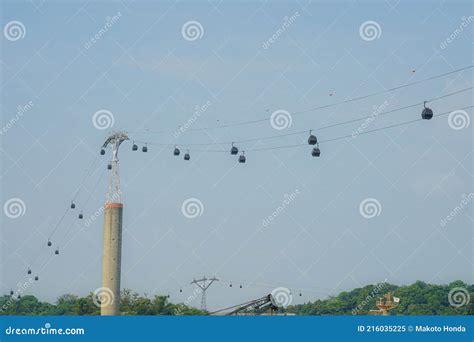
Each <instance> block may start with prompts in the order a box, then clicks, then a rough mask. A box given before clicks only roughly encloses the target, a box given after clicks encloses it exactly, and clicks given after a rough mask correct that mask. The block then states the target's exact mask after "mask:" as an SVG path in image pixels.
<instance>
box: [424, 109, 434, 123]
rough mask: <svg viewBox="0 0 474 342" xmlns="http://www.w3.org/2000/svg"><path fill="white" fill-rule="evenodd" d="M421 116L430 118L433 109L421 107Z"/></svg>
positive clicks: (426, 118) (425, 118)
mask: <svg viewBox="0 0 474 342" xmlns="http://www.w3.org/2000/svg"><path fill="white" fill-rule="evenodd" d="M421 117H422V118H423V119H424V120H430V119H431V118H432V117H433V111H432V110H431V108H427V107H425V108H423V111H422V112H421Z"/></svg>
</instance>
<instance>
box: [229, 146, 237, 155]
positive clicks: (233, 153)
mask: <svg viewBox="0 0 474 342" xmlns="http://www.w3.org/2000/svg"><path fill="white" fill-rule="evenodd" d="M237 153H239V149H238V148H237V147H235V146H232V148H231V149H230V154H232V155H236V154H237Z"/></svg>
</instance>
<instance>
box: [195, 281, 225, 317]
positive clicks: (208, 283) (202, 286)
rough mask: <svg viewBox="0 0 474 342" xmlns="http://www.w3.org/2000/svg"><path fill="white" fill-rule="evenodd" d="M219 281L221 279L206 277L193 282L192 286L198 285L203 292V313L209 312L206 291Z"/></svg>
mask: <svg viewBox="0 0 474 342" xmlns="http://www.w3.org/2000/svg"><path fill="white" fill-rule="evenodd" d="M218 280H219V279H217V278H216V277H212V278H206V276H204V277H203V278H202V279H198V280H196V279H194V280H193V281H192V282H191V284H194V285H196V286H197V287H199V288H200V289H201V291H202V294H201V310H203V311H206V310H207V307H206V291H207V289H208V288H209V286H211V285H212V283H213V282H215V281H218Z"/></svg>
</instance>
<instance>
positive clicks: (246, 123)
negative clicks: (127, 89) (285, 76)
mask: <svg viewBox="0 0 474 342" xmlns="http://www.w3.org/2000/svg"><path fill="white" fill-rule="evenodd" d="M472 67H474V65H469V66H466V67H463V68H459V69H456V70H453V71H449V72H445V73H442V74H438V75H434V76H431V77H428V78H424V79H421V80H418V81H413V82H409V83H405V84H402V85H399V86H396V87H392V88H388V89H384V90H380V91H377V92H374V93H370V94H366V95H362V96H358V97H354V98H349V99H346V100H342V101H339V102H335V103H331V104H327V105H322V106H316V107H312V108H308V109H305V110H300V111H294V112H292V113H291V115H298V114H304V113H308V112H312V111H316V110H321V109H326V108H331V107H335V106H339V105H341V104H347V103H351V102H355V101H359V100H363V99H367V98H369V97H373V96H377V95H381V94H385V93H389V92H392V91H396V90H400V89H403V88H407V87H411V86H413V85H417V84H420V83H424V82H428V81H432V80H435V79H438V78H442V77H445V76H448V75H452V74H455V73H458V72H461V71H464V70H467V69H470V68H472ZM269 119H271V116H270V117H266V118H262V119H255V120H249V121H241V122H236V123H229V124H225V125H217V126H210V127H202V128H191V129H187V130H186V132H197V131H205V130H212V129H221V128H229V127H235V126H243V125H249V124H254V123H259V122H263V121H267V120H269ZM174 132H176V130H161V131H152V130H145V131H144V132H141V133H140V132H139V131H135V132H133V133H136V134H164V133H174Z"/></svg>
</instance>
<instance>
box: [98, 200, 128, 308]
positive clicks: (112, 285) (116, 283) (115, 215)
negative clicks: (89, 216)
mask: <svg viewBox="0 0 474 342" xmlns="http://www.w3.org/2000/svg"><path fill="white" fill-rule="evenodd" d="M122 214H123V204H122V203H106V204H105V212H104V249H103V255H102V287H103V291H105V292H108V296H109V297H110V298H108V300H106V301H104V302H103V303H101V308H100V314H101V315H102V316H113V315H119V314H120V270H121V267H122V262H121V258H122Z"/></svg>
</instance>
